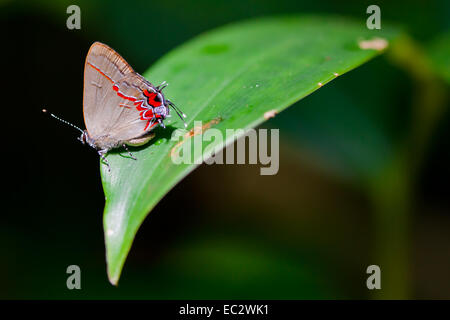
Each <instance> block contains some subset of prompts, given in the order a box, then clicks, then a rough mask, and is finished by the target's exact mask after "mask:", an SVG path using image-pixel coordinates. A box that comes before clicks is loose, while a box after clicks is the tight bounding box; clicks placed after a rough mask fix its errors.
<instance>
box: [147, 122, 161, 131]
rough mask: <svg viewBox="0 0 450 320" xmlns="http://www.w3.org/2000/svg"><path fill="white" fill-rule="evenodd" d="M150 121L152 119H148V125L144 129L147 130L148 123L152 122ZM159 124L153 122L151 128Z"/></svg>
mask: <svg viewBox="0 0 450 320" xmlns="http://www.w3.org/2000/svg"><path fill="white" fill-rule="evenodd" d="M150 121H151V120H148V121H147V125H146V126H145V128H144V131H145V130H147V128H148V125H149V124H150ZM157 124H158V122H155V123H153V124H152V125H151V127H150V129H151V128H153V127H154V126H156V125H157Z"/></svg>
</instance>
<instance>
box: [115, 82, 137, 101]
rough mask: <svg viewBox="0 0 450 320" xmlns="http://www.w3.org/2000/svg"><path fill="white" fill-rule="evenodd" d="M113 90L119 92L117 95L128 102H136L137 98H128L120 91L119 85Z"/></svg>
mask: <svg viewBox="0 0 450 320" xmlns="http://www.w3.org/2000/svg"><path fill="white" fill-rule="evenodd" d="M112 88H113V90H114V91H116V92H117V95H118V96H119V97H121V98H123V99H126V100H130V101H136V98H134V97H130V96H126V95H124V94H123V93H122V92H120V91H119V87H118V86H117V85H113V87H112Z"/></svg>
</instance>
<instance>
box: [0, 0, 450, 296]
mask: <svg viewBox="0 0 450 320" xmlns="http://www.w3.org/2000/svg"><path fill="white" fill-rule="evenodd" d="M70 4H77V5H79V6H80V8H81V30H68V29H67V28H66V19H67V17H68V16H69V15H68V14H67V13H66V8H67V6H68V5H70ZM370 4H378V5H379V6H380V7H381V14H382V24H383V23H385V21H390V22H393V23H396V24H398V25H400V26H402V27H403V28H405V30H406V31H407V32H408V33H409V34H410V36H411V38H412V39H414V41H415V42H416V43H417V44H418V46H419V47H422V48H424V49H423V50H424V51H426V48H427V46H428V44H429V43H431V42H432V41H433V39H434V38H435V37H437V36H439V34H441V33H442V32H444V31H448V30H449V25H450V4H449V2H448V1H437V0H436V1H412V2H411V1H404V2H402V1H377V2H376V3H373V2H372V1H371V2H366V1H348V2H341V1H331V0H322V1H289V0H277V1H268V0H258V1H256V0H255V1H248V0H247V1H241V0H231V1H230V0H227V1H225V0H224V1H222V0H220V1H195V2H192V1H178V0H177V1H131V0H129V1H87V0H86V1H50V0H47V1H44V0H42V1H1V2H0V9H1V14H0V27H1V30H2V34H3V35H2V50H1V51H2V56H3V59H2V61H3V64H2V80H1V81H2V82H1V84H2V99H1V101H2V110H3V114H2V119H3V120H4V121H3V123H4V125H3V129H4V135H3V159H4V160H5V161H6V162H5V164H4V166H3V168H4V169H3V170H4V177H5V179H3V181H4V186H5V189H6V192H3V195H4V200H3V201H2V213H1V222H0V244H1V249H2V250H1V264H0V298H3V299H35V298H39V299H47V298H57V299H85V298H88V299H93V298H123V299H141V298H145V299H146V298H149V299H169V298H171V299H190V298H203V299H214V298H228V299H233V298H247V299H257V298H259V299H298V298H307V299H315V298H320V299H322V298H330V299H333V298H362V299H365V298H374V297H375V298H378V297H381V298H383V297H396V298H447V299H448V298H450V274H449V270H450V214H449V212H450V210H449V209H450V202H449V192H448V181H449V179H450V171H449V165H448V164H449V160H450V156H449V152H448V150H449V143H448V141H449V138H450V132H449V124H450V118H449V113H448V111H447V110H446V109H443V111H442V112H441V113H440V114H439V117H438V119H437V121H436V122H435V124H434V125H433V128H432V130H430V136H429V138H428V139H427V141H426V143H425V148H424V151H423V152H422V153H421V154H420V161H419V164H418V165H417V170H414V172H413V173H410V172H409V171H408V170H405V171H407V172H408V174H409V175H408V178H406V179H402V180H401V181H402V183H399V185H400V186H401V187H400V188H401V189H402V190H406V193H407V195H406V196H404V197H403V198H402V199H401V200H403V206H402V209H401V210H400V211H402V215H401V217H400V218H398V217H397V218H396V212H395V206H394V209H392V207H391V206H389V201H388V202H387V208H388V209H386V210H385V208H386V207H385V206H384V204H386V203H384V202H383V200H381V204H380V203H379V202H377V201H378V200H379V196H378V193H377V192H374V191H373V189H374V187H373V186H374V185H377V183H381V184H383V183H386V188H384V187H379V185H378V189H377V190H386V193H387V194H388V195H390V194H394V195H395V194H396V190H398V189H397V188H396V187H395V186H396V185H397V184H396V183H397V182H398V181H397V180H396V179H395V178H392V177H393V176H392V174H391V175H387V176H384V174H385V173H384V172H385V170H383V168H386V167H389V165H388V164H387V163H390V161H391V160H392V158H395V156H394V155H395V154H396V153H397V150H399V149H411V150H413V151H414V148H415V146H414V145H411V144H409V143H407V141H409V140H408V137H409V136H411V135H412V133H413V132H415V131H414V130H415V124H416V122H414V119H413V118H414V110H415V109H414V108H415V107H414V106H415V104H416V100H415V99H416V93H417V83H415V80H414V79H413V77H411V76H410V72H408V70H405V68H402V67H399V66H398V64H396V63H393V62H392V61H391V60H390V59H389V58H388V57H386V56H381V57H378V58H376V59H374V60H373V61H371V62H369V63H367V64H365V65H363V66H362V67H360V68H358V69H356V70H354V71H352V72H350V73H349V74H346V75H344V76H342V77H340V78H339V79H337V80H336V81H333V82H332V83H330V84H328V85H327V87H326V88H325V89H324V90H320V91H319V92H316V93H314V94H313V95H311V96H308V97H306V98H305V99H303V100H301V101H300V102H299V103H297V104H296V105H295V106H293V107H291V108H289V109H288V110H286V111H284V112H283V113H281V114H279V115H278V116H277V117H276V118H274V119H271V120H270V121H268V122H267V124H265V126H267V127H274V128H280V140H281V150H280V170H279V173H278V174H277V175H275V176H260V175H259V167H258V166H238V165H227V166H206V165H202V166H201V167H200V168H198V169H197V170H195V171H194V172H193V173H192V174H190V175H189V176H188V177H187V178H186V179H184V180H183V181H182V182H181V183H179V184H178V185H177V186H176V187H175V188H174V189H173V190H172V191H171V192H170V193H169V194H168V195H167V196H166V197H165V198H164V199H163V200H162V201H161V202H160V203H159V204H158V205H157V206H156V208H155V209H154V210H153V212H152V213H151V214H150V215H149V217H148V218H147V219H146V221H145V222H144V224H143V226H142V227H141V229H140V231H139V232H138V234H137V237H136V239H135V242H134V245H133V247H132V249H131V251H130V255H129V257H128V259H127V261H126V263H125V267H124V270H123V274H122V278H121V280H120V283H119V286H118V287H117V288H116V287H113V286H111V285H110V284H109V282H108V280H107V276H106V265H105V249H104V242H103V230H102V210H103V205H104V196H103V191H102V188H101V183H100V175H99V169H98V156H97V154H96V153H95V152H94V151H93V150H92V149H90V148H88V147H86V146H83V145H81V144H80V143H79V141H77V139H76V136H77V135H78V133H77V132H76V131H72V130H71V129H70V128H68V127H65V126H62V125H61V124H60V123H57V122H56V121H54V120H52V119H49V118H47V117H46V116H45V115H43V114H42V113H41V109H42V108H46V109H49V110H51V111H52V112H54V113H55V114H58V115H59V116H61V117H62V118H64V119H66V120H68V121H71V122H73V123H74V124H76V125H78V126H81V127H84V125H83V117H82V83H83V82H82V79H83V65H84V59H85V55H86V53H87V50H88V48H89V46H90V45H91V44H92V43H93V42H94V41H101V42H104V43H107V44H108V45H110V46H111V47H113V48H115V49H116V50H117V51H118V52H119V53H120V54H121V55H123V56H124V58H125V59H127V61H128V62H129V63H130V64H131V65H132V66H133V67H134V69H135V70H137V71H138V72H140V73H143V72H144V71H145V70H146V69H147V68H148V67H149V66H150V65H151V64H153V63H154V62H155V61H156V60H157V59H158V58H160V57H161V56H162V55H164V54H165V53H166V52H168V51H169V50H171V49H172V48H174V47H176V46H178V45H180V44H182V43H183V42H185V41H187V40H188V39H191V38H192V37H194V36H196V35H198V34H200V33H202V32H204V31H207V30H210V29H212V28H215V27H219V26H222V25H224V24H227V23H230V22H234V21H239V20H242V19H248V18H253V17H260V16H268V15H276V14H286V13H289V14H291V13H299V14H300V13H311V12H313V13H319V14H325V13H332V14H341V15H345V16H348V17H352V18H353V19H355V20H356V21H360V22H361V24H363V25H364V24H365V20H366V18H367V16H368V15H367V14H366V8H367V6H368V5H370ZM437 81H439V80H437ZM441 88H445V91H446V92H447V91H448V87H446V85H445V84H443V83H442V84H441ZM426 107H427V106H424V108H425V109H426ZM444 107H446V106H445V105H444ZM406 154H408V156H407V157H405V158H403V159H402V162H401V163H400V164H397V166H398V167H397V168H400V171H401V172H403V170H402V168H404V167H405V166H406V167H407V166H408V165H409V163H410V162H415V161H416V160H417V159H416V158H415V156H414V154H415V153H414V152H407V153H406ZM394 171H395V170H394ZM396 172H397V171H396ZM394 176H395V175H394ZM210 177H214V178H215V179H214V180H215V181H216V183H214V184H212V183H211V182H210V181H211V180H210ZM374 181H375V182H374ZM405 181H406V183H405ZM391 190H393V191H392V193H391ZM386 198H389V196H387V197H384V198H383V199H386ZM392 198H395V196H393V197H392ZM377 199H378V200H377ZM394 202H395V201H394ZM399 202H402V201H399ZM383 208H384V209H383ZM390 211H394V213H391V212H390ZM383 213H387V215H386V216H387V218H386V219H387V220H386V221H387V223H386V221H385V222H384V223H380V219H378V218H377V217H379V216H383ZM403 213H404V214H403ZM391 217H392V221H391V220H389V219H391ZM386 225H388V226H389V227H388V229H389V230H385V228H386ZM397 230H398V232H397ZM392 234H394V235H397V237H398V238H395V237H396V236H394V237H393V238H391V236H392ZM380 239H381V240H380ZM397 242H398V243H397ZM391 243H392V246H393V247H395V250H394V251H393V255H392V256H391V255H390V254H386V255H385V254H383V252H385V251H386V252H390V250H391V249H392V248H391V246H390V244H391ZM396 250H397V251H396ZM396 259H399V261H398V262H397V260H396ZM71 264H76V265H79V266H80V267H81V272H82V290H73V291H70V290H68V289H67V288H66V279H67V274H66V268H67V266H69V265H71ZM371 264H378V265H380V267H381V270H382V287H383V289H382V290H381V292H377V293H376V294H374V293H373V292H370V291H369V290H368V289H367V288H366V284H365V283H366V278H367V274H366V268H367V266H368V265H371ZM395 266H398V267H399V269H400V270H397V272H400V273H407V274H408V277H407V279H406V280H405V281H403V282H402V281H400V282H398V283H397V282H396V281H395V280H394V281H392V283H386V282H383V281H384V280H386V279H385V278H383V274H384V273H383V272H386V273H391V271H392V270H390V269H389V268H392V269H395ZM391 274H392V273H391ZM393 274H395V272H394V273H393ZM388 280H389V278H387V281H388ZM384 288H386V289H384ZM383 290H385V291H383ZM385 294H386V295H385Z"/></svg>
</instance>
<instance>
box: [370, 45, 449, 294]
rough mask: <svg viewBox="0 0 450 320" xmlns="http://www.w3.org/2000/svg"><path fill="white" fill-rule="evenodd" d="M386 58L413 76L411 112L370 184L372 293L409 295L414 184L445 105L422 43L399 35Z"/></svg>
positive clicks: (444, 98)
mask: <svg viewBox="0 0 450 320" xmlns="http://www.w3.org/2000/svg"><path fill="white" fill-rule="evenodd" d="M388 58H389V59H390V60H391V62H392V63H393V64H394V65H396V66H397V67H399V68H401V69H403V70H404V71H405V72H406V73H408V74H409V76H410V77H411V79H412V81H413V86H414V92H413V99H412V101H413V102H412V104H413V105H412V106H411V107H412V108H413V114H412V119H411V122H412V123H411V127H410V130H409V131H408V132H409V135H407V136H405V137H404V138H405V139H406V141H402V143H400V144H399V146H401V147H400V148H399V150H398V151H397V153H396V156H395V157H394V158H393V159H392V161H390V163H387V165H386V166H385V167H384V169H383V170H382V171H381V172H380V173H379V174H378V175H377V176H376V177H375V178H374V179H372V181H371V182H370V183H369V194H370V198H371V201H372V204H373V209H374V220H375V223H374V225H375V238H374V240H375V260H374V264H377V265H379V266H380V268H381V290H375V291H373V298H381V299H408V298H412V287H413V284H412V283H411V279H412V277H411V248H410V243H411V237H410V236H411V225H412V218H413V211H414V208H415V203H414V184H415V180H416V176H417V172H418V169H419V167H420V166H421V162H422V160H423V159H424V156H425V153H426V151H427V150H426V148H427V145H428V141H429V138H430V137H431V135H432V133H433V130H434V128H435V127H436V125H437V123H438V120H439V118H440V116H441V115H442V113H443V111H444V110H445V106H446V87H445V86H444V84H443V83H442V82H441V81H440V80H439V79H438V78H437V77H436V76H435V75H434V73H433V72H432V69H431V67H430V63H429V60H428V58H427V57H426V55H425V54H424V53H423V52H422V50H421V48H420V47H419V46H418V45H417V44H416V43H414V41H413V40H412V39H410V38H408V37H407V36H403V37H402V38H400V39H398V40H397V41H396V42H395V44H394V45H393V46H392V47H391V48H390V50H389V51H388Z"/></svg>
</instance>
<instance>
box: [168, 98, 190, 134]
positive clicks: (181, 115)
mask: <svg viewBox="0 0 450 320" xmlns="http://www.w3.org/2000/svg"><path fill="white" fill-rule="evenodd" d="M167 102H168V103H169V106H171V107H172V109H173V110H175V112H176V113H177V115H178V116H179V117H180V119H181V120H182V121H183V123H184V127H185V128H186V127H187V123H186V121H184V118H186V115H185V114H184V113H183V112H182V111H181V110H180V109H178V107H177V106H176V105H174V104H173V102H172V101H169V100H167Z"/></svg>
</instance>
